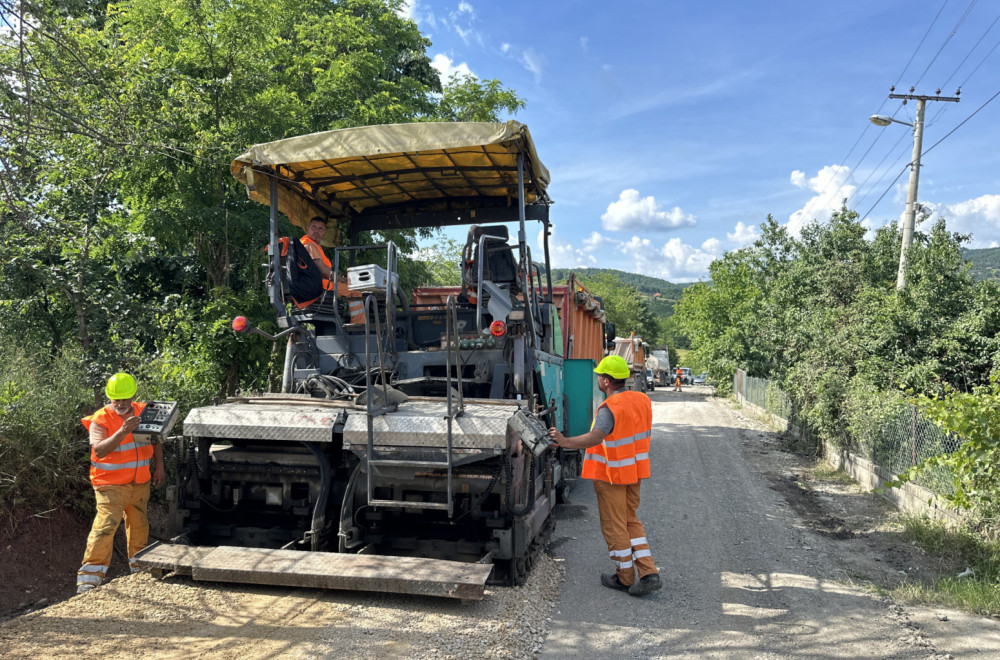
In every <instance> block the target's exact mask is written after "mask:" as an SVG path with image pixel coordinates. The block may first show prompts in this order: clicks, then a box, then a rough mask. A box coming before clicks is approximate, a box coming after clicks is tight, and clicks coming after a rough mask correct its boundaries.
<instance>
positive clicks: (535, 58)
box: [521, 48, 544, 84]
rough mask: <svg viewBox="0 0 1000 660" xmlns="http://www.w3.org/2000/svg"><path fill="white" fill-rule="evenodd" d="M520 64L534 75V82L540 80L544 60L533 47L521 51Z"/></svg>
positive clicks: (536, 82)
mask: <svg viewBox="0 0 1000 660" xmlns="http://www.w3.org/2000/svg"><path fill="white" fill-rule="evenodd" d="M521 65H522V66H523V67H524V68H525V69H527V70H528V71H530V72H531V75H533V76H534V77H535V84H538V83H540V82H542V69H543V65H544V60H543V58H542V56H541V55H539V54H538V53H536V52H535V49H534V48H528V49H527V50H525V51H524V52H523V53H521Z"/></svg>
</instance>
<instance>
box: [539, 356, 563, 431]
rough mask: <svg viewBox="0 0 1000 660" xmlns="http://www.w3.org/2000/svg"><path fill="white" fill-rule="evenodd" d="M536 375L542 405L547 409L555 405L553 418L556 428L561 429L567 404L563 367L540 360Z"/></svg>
mask: <svg viewBox="0 0 1000 660" xmlns="http://www.w3.org/2000/svg"><path fill="white" fill-rule="evenodd" d="M535 373H536V374H537V375H538V382H539V383H540V384H541V398H542V405H543V406H545V407H546V408H548V407H549V406H551V405H555V407H556V409H555V411H554V412H553V417H552V418H553V419H554V420H555V423H556V428H559V427H560V426H562V419H563V414H564V413H563V411H564V410H565V403H564V401H563V399H564V398H565V397H564V396H563V393H564V391H563V386H564V381H565V378H563V367H562V365H556V364H551V363H549V362H542V361H541V360H539V361H538V364H537V366H536V367H535ZM560 430H562V429H560Z"/></svg>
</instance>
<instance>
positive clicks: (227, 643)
mask: <svg viewBox="0 0 1000 660" xmlns="http://www.w3.org/2000/svg"><path fill="white" fill-rule="evenodd" d="M708 394H709V390H708V388H687V389H686V390H685V391H684V392H683V393H680V394H677V393H674V392H670V391H657V392H654V393H652V399H653V402H654V404H653V415H654V418H653V419H654V428H653V442H652V445H653V446H652V462H653V474H654V478H653V479H652V480H650V481H647V482H646V483H645V484H644V486H643V503H642V505H641V507H640V509H639V514H640V518H641V519H642V520H643V521H644V522H645V523H646V527H647V536H648V537H649V539H650V544H651V546H652V550H653V556H654V558H655V559H656V561H657V564H658V565H659V567H660V570H661V575H662V577H663V581H664V589H663V590H661V591H658V592H656V593H654V594H652V595H650V596H648V597H646V598H642V599H637V598H632V597H630V596H628V595H627V594H624V593H621V592H617V591H612V590H609V589H607V588H604V587H602V586H600V584H599V583H598V576H599V573H600V572H601V571H608V570H610V568H611V565H610V563H609V561H608V559H607V551H606V547H605V546H604V542H603V540H602V539H601V536H600V528H599V526H598V520H597V507H596V503H595V501H594V494H593V489H592V488H591V487H590V485H589V484H587V483H583V484H581V486H580V487H578V488H577V489H576V490H574V492H573V495H572V498H571V500H572V501H571V503H569V504H566V505H561V506H560V507H558V508H557V526H556V530H555V533H554V536H553V538H552V540H551V543H550V547H549V555H548V556H543V557H542V558H541V560H540V561H539V562H537V563H536V566H535V569H534V570H533V571H532V574H531V575H530V576H529V579H528V582H527V584H526V585H525V586H523V587H519V588H516V589H506V588H491V589H487V592H486V597H485V599H483V600H482V601H480V602H478V603H474V604H471V605H463V604H462V603H460V602H457V601H450V600H447V599H435V598H426V597H416V596H402V595H382V594H369V593H355V592H323V591H314V590H308V589H299V590H291V589H279V588H270V587H245V586H232V585H212V584H205V583H193V582H192V581H190V580H188V579H186V578H181V577H168V578H167V579H165V580H162V581H156V580H154V579H152V578H151V577H149V576H147V575H134V576H129V577H125V578H120V579H117V580H113V581H111V582H109V583H107V584H105V585H104V586H102V587H100V588H99V589H96V590H95V591H93V592H91V593H89V594H85V595H82V596H76V597H74V598H71V599H70V600H67V601H64V602H61V603H57V604H55V605H51V606H49V607H47V608H45V609H43V610H39V611H37V612H33V613H31V614H27V615H24V616H21V617H18V618H16V619H13V620H10V621H7V622H5V623H4V624H2V625H0V657H4V658H32V659H33V660H38V659H45V658H56V657H58V658H65V657H75V658H79V659H86V658H102V659H113V658H122V659H125V658H127V659H129V660H131V659H132V658H135V657H156V658H158V659H159V658H189V657H199V658H208V659H215V658H240V659H241V660H252V659H256V658H278V657H280V658H293V659H294V658H350V659H354V658H358V659H367V658H373V659H374V658H385V659H392V658H400V659H403V658H405V659H410V658H417V659H421V658H434V659H444V658H454V659H461V660H465V659H467V658H497V659H520V658H542V659H546V660H551V659H556V658H630V659H633V658H640V659H642V658H727V659H729V658H737V659H739V658H824V659H827V658H829V659H833V658H934V659H945V658H951V657H960V658H977V659H979V658H983V659H985V658H991V657H1000V628H998V626H997V624H996V622H995V621H992V620H988V619H982V618H981V617H974V616H970V615H963V614H960V613H942V612H941V611H940V610H926V609H920V608H903V607H900V606H899V605H896V604H894V603H892V602H891V601H889V600H888V599H885V598H882V597H879V596H877V595H874V594H873V593H872V592H871V591H870V590H864V589H861V588H857V587H854V586H851V583H852V581H851V579H850V575H851V574H852V572H854V571H857V570H860V569H857V568H854V567H856V566H860V565H861V564H862V563H863V562H862V560H863V559H867V560H868V562H869V564H872V565H875V561H874V560H873V559H872V558H871V555H873V554H882V553H880V552H879V553H874V552H872V551H871V546H866V545H863V542H862V540H859V538H854V537H855V535H854V534H853V533H841V532H840V531H836V530H834V531H833V532H831V531H830V529H826V528H818V527H817V525H816V524H815V520H810V518H809V516H808V515H806V514H805V513H803V511H804V509H803V508H802V507H801V506H798V505H797V504H796V502H794V501H793V499H789V498H790V497H791V496H790V495H789V491H788V489H786V488H783V487H781V484H782V481H781V478H782V477H781V474H782V473H783V471H786V470H787V469H788V467H787V461H788V460H789V458H788V457H789V456H790V455H788V454H785V453H782V452H779V451H776V447H775V446H774V445H773V440H774V435H773V434H770V433H763V432H761V428H760V427H759V424H758V423H756V422H754V421H753V420H751V419H748V418H746V417H744V416H742V415H741V414H740V413H739V412H738V411H735V410H734V409H733V406H732V405H731V404H730V403H728V402H726V401H723V400H717V399H714V398H712V397H710V396H708ZM768 439H769V440H768ZM769 441H770V442H771V443H772V444H771V445H768V444H767V443H768V442H769ZM776 475H777V476H776ZM785 481H787V480H785ZM858 496H861V497H868V496H863V495H851V497H855V499H854V500H849V499H845V500H843V501H844V502H848V503H849V502H850V501H854V502H858V501H860V500H858V499H857V497H858ZM868 499H870V497H868ZM838 506H841V504H838ZM806 513H808V512H806ZM817 530H818V531H817ZM857 536H858V537H860V536H861V535H857ZM874 559H879V557H875V558H874ZM878 566H881V564H878ZM893 568H894V567H893ZM893 572H894V571H893Z"/></svg>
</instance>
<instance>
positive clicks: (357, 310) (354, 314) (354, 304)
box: [299, 236, 365, 323]
mask: <svg viewBox="0 0 1000 660" xmlns="http://www.w3.org/2000/svg"><path fill="white" fill-rule="evenodd" d="M299 240H300V241H302V245H305V246H306V249H309V246H310V245H315V246H316V250H315V251H314V252H310V253H309V254H310V255H312V256H313V258H314V259H315V256H316V254H319V257H320V259H321V260H322V261H323V264H324V265H325V266H326V267H327V268H329V269H331V270H332V269H333V263H332V262H331V261H330V258H329V257H327V256H326V252H324V251H323V246H322V245H320V244H319V243H317V242H316V241H314V240H313V239H311V238H309V236H303V237H302V238H300V239H299ZM332 275H333V273H331V276H332ZM323 288H324V289H326V290H327V291H334V290H336V291H337V295H338V296H343V297H345V298H348V299H349V300H348V301H347V309H348V313H350V315H351V323H364V322H365V311H364V303H363V302H362V301H361V297H360V296H359V295H358V294H357V293H355V292H354V291H351V290H350V289H348V288H347V285H346V284H345V283H343V282H339V281H338V282H337V283H336V284H334V283H333V282H331V281H330V280H328V279H326V278H325V277H324V278H323Z"/></svg>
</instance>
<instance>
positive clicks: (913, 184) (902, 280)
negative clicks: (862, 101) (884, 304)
mask: <svg viewBox="0 0 1000 660" xmlns="http://www.w3.org/2000/svg"><path fill="white" fill-rule="evenodd" d="M913 90H914V88H913V87H911V88H910V93H909V94H892V93H890V94H889V98H890V99H903V103H904V104H905V103H906V102H907V101H909V100H912V99H916V101H917V119H916V121H915V122H914V123H913V124H909V123H908V122H901V121H899V120H896V119H892V120H890V121H894V122H896V123H899V124H907V125H908V126H913V156H912V158H911V160H910V188H909V191H908V192H907V195H906V213H905V215H904V216H903V244H902V247H901V248H900V251H899V273H898V274H897V275H896V290H897V291H898V290H902V289H904V288H905V287H906V252H907V251H908V250H909V249H910V245H912V244H913V228H914V226H915V225H916V219H917V184H918V182H919V180H920V152H921V149H922V147H923V141H924V109H925V108H926V106H927V101H952V102H955V103H958V95H959V94H961V93H962V91H961V90H958V91H957V92H955V96H941V90H940V89H939V90H937V92H935V94H934V96H925V95H922V94H914V93H913ZM889 91H890V92H893V91H895V88H890V89H889ZM872 121H873V122H875V119H874V117H873V118H872ZM875 123H877V124H879V125H888V122H887V123H886V124H881V123H879V122H875Z"/></svg>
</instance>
